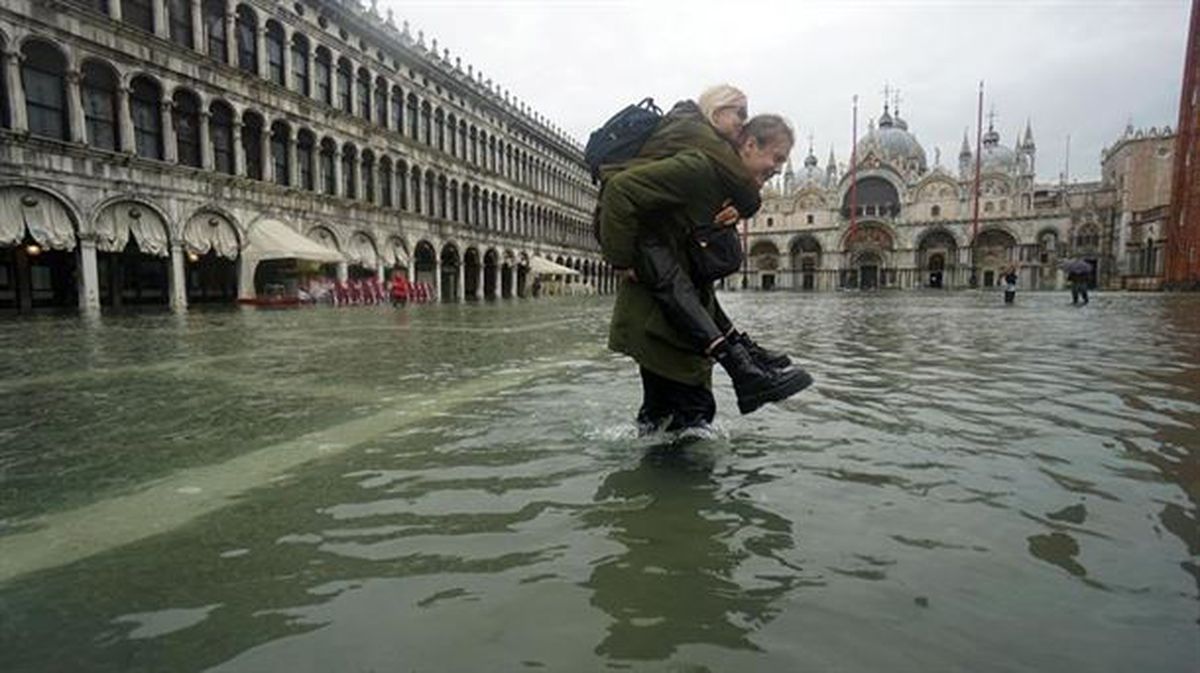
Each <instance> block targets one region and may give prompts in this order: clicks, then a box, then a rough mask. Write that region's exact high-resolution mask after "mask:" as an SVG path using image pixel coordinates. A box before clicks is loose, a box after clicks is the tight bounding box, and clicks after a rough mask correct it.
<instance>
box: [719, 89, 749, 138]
mask: <svg viewBox="0 0 1200 673" xmlns="http://www.w3.org/2000/svg"><path fill="white" fill-rule="evenodd" d="M748 114H749V112H748V111H747V110H746V99H745V98H741V99H738V100H737V101H735V102H734V103H733V104H731V105H722V106H721V107H719V108H717V109H716V110H715V111H714V112H713V126H715V127H716V129H717V133H720V134H721V135H723V136H725V137H726V138H727V139H729V140H737V138H738V136H740V135H741V134H742V125H743V124H745V123H746V118H747V115H748Z"/></svg>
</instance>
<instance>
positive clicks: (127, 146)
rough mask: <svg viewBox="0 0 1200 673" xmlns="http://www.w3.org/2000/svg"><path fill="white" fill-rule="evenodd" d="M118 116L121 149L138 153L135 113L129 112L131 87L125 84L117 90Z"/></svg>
mask: <svg viewBox="0 0 1200 673" xmlns="http://www.w3.org/2000/svg"><path fill="white" fill-rule="evenodd" d="M117 117H118V118H119V119H118V120H117V123H118V125H119V126H120V129H121V131H120V132H121V151H122V152H125V153H126V154H137V142H136V141H135V140H134V137H133V136H134V131H133V115H132V114H130V112H129V87H127V86H125V85H122V86H121V89H120V91H118V92H117Z"/></svg>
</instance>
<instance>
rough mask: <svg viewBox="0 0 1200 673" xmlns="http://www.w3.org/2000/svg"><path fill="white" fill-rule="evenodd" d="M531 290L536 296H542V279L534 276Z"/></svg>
mask: <svg viewBox="0 0 1200 673" xmlns="http://www.w3.org/2000/svg"><path fill="white" fill-rule="evenodd" d="M529 291H530V293H531V294H533V296H534V298H537V297H538V296H540V295H541V294H542V279H541V278H538V277H537V276H534V277H533V284H532V285H531V286H530V288H529Z"/></svg>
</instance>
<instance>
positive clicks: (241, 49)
mask: <svg viewBox="0 0 1200 673" xmlns="http://www.w3.org/2000/svg"><path fill="white" fill-rule="evenodd" d="M257 30H258V22H257V21H256V20H255V18H254V12H253V10H251V9H250V8H249V7H247V6H245V5H238V8H237V20H236V24H235V26H234V34H235V36H236V38H237V60H238V62H237V67H238V69H239V70H242V71H244V72H248V73H257V72H258V44H257V43H256V42H255V39H256V35H255V33H256V32H257Z"/></svg>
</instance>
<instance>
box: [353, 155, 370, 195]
mask: <svg viewBox="0 0 1200 673" xmlns="http://www.w3.org/2000/svg"><path fill="white" fill-rule="evenodd" d="M350 172H351V173H352V174H353V178H352V179H353V181H354V198H356V199H358V200H359V201H363V202H366V201H367V195H366V194H365V193H363V186H364V185H365V184H366V181H365V180H363V165H362V154H361V153H360V154H359V155H358V156H357V157H356V158H355V159H354V161H353V162H352V163H351V164H350Z"/></svg>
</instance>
